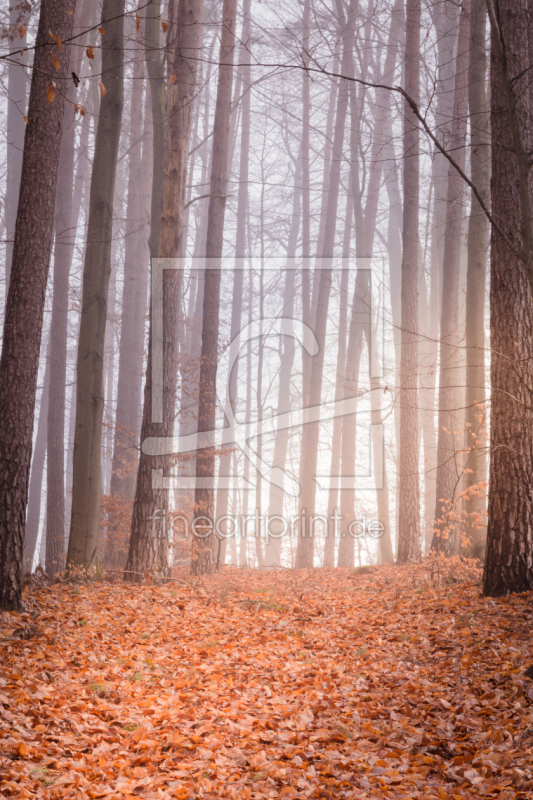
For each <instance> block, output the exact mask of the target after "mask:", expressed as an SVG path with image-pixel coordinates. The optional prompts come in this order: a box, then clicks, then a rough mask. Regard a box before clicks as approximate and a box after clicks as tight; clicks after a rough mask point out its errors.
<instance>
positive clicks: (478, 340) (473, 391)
mask: <svg viewBox="0 0 533 800" xmlns="http://www.w3.org/2000/svg"><path fill="white" fill-rule="evenodd" d="M470 20H471V24H470V30H471V41H470V65H469V68H468V101H469V106H470V110H469V114H470V130H471V136H470V171H471V175H472V182H473V183H474V186H476V188H477V189H478V191H479V192H480V193H481V196H482V197H483V199H484V200H485V203H486V205H489V202H490V141H489V113H488V104H487V89H486V83H487V54H486V46H485V38H486V20H487V8H486V4H485V0H472V10H471V14H470ZM470 203H471V206H470V217H469V220H468V271H467V280H466V326H465V337H466V413H465V450H466V451H467V456H466V460H465V468H466V480H465V491H466V498H465V505H464V509H465V515H466V518H465V535H466V538H467V539H468V542H469V543H468V545H467V546H466V549H465V555H467V556H468V557H469V558H477V559H479V560H480V561H483V560H484V558H485V547H486V536H487V528H486V506H485V491H484V489H485V485H486V480H487V453H486V447H487V444H488V442H487V409H486V407H485V402H486V390H485V283H486V273H487V246H488V232H489V222H488V219H487V217H486V216H485V214H484V213H483V211H482V210H481V207H480V205H479V201H478V199H477V197H476V196H475V194H474V193H473V192H471V196H470Z"/></svg>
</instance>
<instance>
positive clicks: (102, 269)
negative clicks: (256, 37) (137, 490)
mask: <svg viewBox="0 0 533 800" xmlns="http://www.w3.org/2000/svg"><path fill="white" fill-rule="evenodd" d="M124 2H125V0H104V5H103V9H102V17H103V19H102V30H103V31H104V33H102V34H101V35H102V77H103V81H101V84H100V91H101V94H102V98H101V103H100V114H99V117H98V126H97V130H96V141H95V150H94V161H93V169H92V176H91V191H90V198H89V223H88V227H87V247H86V250H85V261H84V267H83V297H82V309H81V324H80V333H79V341H78V358H77V387H76V430H75V436H74V457H73V476H72V517H71V523H70V538H69V545H68V554H67V567H68V568H69V569H75V568H83V569H85V570H92V569H94V568H95V567H96V566H97V563H98V541H99V527H100V494H101V471H102V467H101V440H102V420H103V413H104V343H105V329H106V320H107V300H108V288H109V277H110V274H111V240H112V235H113V198H114V192H115V176H116V169H117V157H118V145H119V139H120V131H121V126H122V108H123V105H124Z"/></svg>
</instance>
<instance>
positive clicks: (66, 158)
mask: <svg viewBox="0 0 533 800" xmlns="http://www.w3.org/2000/svg"><path fill="white" fill-rule="evenodd" d="M93 5H94V3H93V2H92V0H85V2H84V3H83V5H78V7H77V9H76V15H75V19H74V30H76V31H77V30H79V29H80V28H81V29H82V30H85V29H86V28H88V27H89V24H90V19H91V15H92V8H93ZM78 42H79V46H78V47H77V48H76V49H75V50H74V53H73V55H72V58H71V64H70V69H71V71H74V72H75V73H76V74H78V73H79V72H80V64H81V61H82V57H83V49H82V47H83V37H82V39H81V41H80V40H78ZM75 97H76V87H75V86H74V84H73V83H71V84H70V85H69V87H68V89H67V92H66V98H67V102H68V103H69V105H70V103H71V102H73V100H74V99H75ZM75 123H76V116H75V113H74V112H73V111H72V108H71V107H68V110H67V113H66V117H65V118H64V120H63V133H62V137H61V152H60V156H59V176H58V183H57V200H56V213H55V246H54V277H53V291H52V321H51V323H50V354H49V359H50V402H49V405H48V425H47V462H46V526H47V528H46V572H47V574H48V575H49V577H51V578H53V577H54V576H55V575H56V574H57V573H58V572H61V570H62V569H63V562H64V557H65V541H64V540H65V388H66V387H65V383H66V377H67V327H68V293H69V276H70V267H71V264H72V256H73V252H74V240H75V238H76V226H75V225H74V224H73V223H74V222H76V223H77V219H76V220H74V219H73V192H74V150H75V138H76V124H75Z"/></svg>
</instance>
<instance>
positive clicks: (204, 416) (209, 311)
mask: <svg viewBox="0 0 533 800" xmlns="http://www.w3.org/2000/svg"><path fill="white" fill-rule="evenodd" d="M236 14H237V0H224V5H223V9H222V31H221V39H220V58H219V72H218V87H217V100H216V106H215V119H214V123H213V125H214V133H213V160H212V167H211V187H210V198H209V214H208V223H207V240H206V259H213V260H214V261H213V262H212V263H211V264H209V262H208V269H207V270H206V273H205V284H204V307H203V318H202V352H201V356H200V357H201V362H200V396H199V403H198V432H199V433H204V432H207V431H213V430H214V426H215V413H216V384H215V381H216V368H217V356H218V327H219V312H220V268H219V266H218V265H219V264H220V259H221V257H222V246H223V232H224V215H225V210H226V197H225V195H226V194H227V183H228V145H229V133H230V114H231V87H232V81H233V58H234V55H233V53H234V48H235V18H236ZM214 265H217V266H216V267H215V266H214ZM196 475H197V477H198V478H200V479H203V478H210V479H214V476H215V450H214V447H212V446H211V447H206V448H205V449H204V450H202V451H199V452H198V453H197V456H196ZM195 512H196V514H197V516H199V517H200V516H203V517H206V518H207V519H208V520H209V523H207V525H208V527H209V525H210V526H211V533H209V534H208V535H207V536H205V538H198V537H197V536H195V537H194V539H193V551H192V560H191V571H192V573H193V574H195V575H201V574H204V573H208V572H212V571H213V568H214V563H213V545H214V533H213V526H214V490H213V489H205V488H200V487H197V488H196V491H195Z"/></svg>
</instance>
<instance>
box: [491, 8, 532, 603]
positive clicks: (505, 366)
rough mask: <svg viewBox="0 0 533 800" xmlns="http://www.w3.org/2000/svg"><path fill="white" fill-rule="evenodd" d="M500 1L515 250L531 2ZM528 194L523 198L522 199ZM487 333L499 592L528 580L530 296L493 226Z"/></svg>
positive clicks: (505, 204) (496, 166)
mask: <svg viewBox="0 0 533 800" xmlns="http://www.w3.org/2000/svg"><path fill="white" fill-rule="evenodd" d="M498 7H499V14H498V24H499V27H500V31H501V38H502V39H503V42H504V43H505V51H504V52H505V55H506V57H507V67H508V75H509V76H510V77H511V78H513V76H519V77H518V79H515V83H514V86H513V90H514V93H515V96H516V98H517V100H516V102H515V103H512V102H510V96H509V94H508V91H507V85H506V83H507V82H506V75H505V73H504V62H503V58H502V55H501V51H500V48H499V47H498V43H497V39H496V37H497V33H496V32H495V30H494V26H493V24H491V28H492V36H491V45H492V46H491V71H490V75H491V86H490V98H491V125H492V130H491V134H492V135H491V142H492V178H491V200H492V214H493V215H494V218H495V219H496V220H497V221H498V224H499V225H500V226H501V228H502V229H503V231H504V232H505V233H506V234H507V236H508V237H509V239H510V241H511V242H512V243H513V245H514V246H515V247H516V248H517V249H518V250H520V247H521V246H522V234H521V229H522V226H523V225H524V224H525V223H527V221H528V220H524V219H523V218H522V214H523V206H522V205H521V197H520V183H521V182H522V185H523V184H524V183H525V180H527V174H526V175H524V174H522V175H521V174H520V168H519V160H518V158H517V150H518V148H517V141H516V139H513V135H512V131H513V127H514V121H517V123H518V125H519V127H520V129H521V134H522V137H523V138H524V146H525V149H526V151H527V152H528V153H530V152H531V149H532V147H531V120H532V115H533V98H532V90H531V83H530V76H529V72H528V71H527V70H526V71H525V72H524V65H528V64H530V63H531V57H532V38H531V27H530V25H531V23H530V19H531V11H530V9H531V3H530V2H529V0H499V2H498ZM491 23H492V20H491ZM510 108H511V109H512V111H511V112H510ZM510 117H511V119H510ZM524 179H525V180H524ZM528 199H529V198H522V203H523V202H524V200H526V201H527V200H528ZM490 335H491V351H492V365H491V385H492V401H491V436H490V447H491V462H490V477H489V502H488V528H487V555H486V561H485V572H484V576H483V590H484V593H485V594H486V595H492V596H495V597H496V596H500V595H504V594H506V593H508V592H525V591H530V590H531V589H532V588H533V507H532V496H533V480H532V478H533V472H532V470H531V463H532V459H533V411H532V410H531V396H532V389H531V364H532V359H533V302H532V299H531V286H530V282H529V280H528V274H527V268H526V265H525V264H524V262H523V261H522V260H521V258H520V256H519V255H517V254H516V253H515V252H513V251H512V250H511V249H510V247H509V245H508V244H507V243H506V242H505V240H504V239H503V237H502V236H501V235H500V233H499V232H498V231H497V230H495V229H494V226H493V228H492V234H491V276H490Z"/></svg>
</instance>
